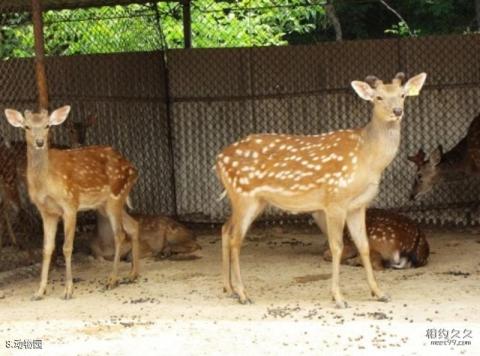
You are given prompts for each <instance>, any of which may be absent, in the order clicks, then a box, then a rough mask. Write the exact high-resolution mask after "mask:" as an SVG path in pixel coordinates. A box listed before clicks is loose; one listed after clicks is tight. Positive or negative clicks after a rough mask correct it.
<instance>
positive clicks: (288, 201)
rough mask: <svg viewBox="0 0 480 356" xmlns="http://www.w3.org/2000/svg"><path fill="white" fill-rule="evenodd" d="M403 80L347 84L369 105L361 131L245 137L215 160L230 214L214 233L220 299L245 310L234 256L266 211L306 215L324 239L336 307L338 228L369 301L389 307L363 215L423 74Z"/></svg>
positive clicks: (369, 79)
mask: <svg viewBox="0 0 480 356" xmlns="http://www.w3.org/2000/svg"><path fill="white" fill-rule="evenodd" d="M403 79H404V75H403V74H402V73H399V74H397V76H396V77H395V79H393V81H392V83H391V84H384V83H383V82H382V81H381V80H379V79H377V78H375V77H373V76H370V77H367V80H366V82H361V81H353V82H352V87H353V89H354V90H355V91H356V93H357V94H358V95H359V96H360V97H361V98H362V99H364V100H367V101H370V102H372V103H373V113H372V117H371V120H370V122H369V123H368V124H367V125H366V126H365V127H363V128H357V129H349V130H339V131H334V132H329V133H324V134H321V135H313V136H297V135H280V134H257V135H250V136H248V137H247V138H245V139H243V140H241V141H238V142H236V143H234V144H232V145H230V146H228V147H227V148H225V149H224V150H223V151H222V152H221V153H220V154H219V155H218V156H217V161H216V170H217V175H218V177H219V179H220V181H221V182H222V184H223V186H224V188H225V194H226V195H228V197H229V200H230V204H231V208H232V215H231V217H230V219H229V220H228V221H227V222H226V223H225V224H224V225H223V227H222V251H223V283H224V290H225V292H228V293H232V292H233V293H235V294H236V295H237V296H238V298H239V301H240V303H242V304H243V303H246V302H250V298H249V297H248V295H247V293H246V291H245V288H244V285H243V282H242V278H241V274H240V249H241V245H242V242H243V239H244V237H245V234H246V232H247V230H248V228H249V227H250V225H251V223H252V222H253V221H254V219H255V218H256V217H257V216H258V215H259V214H260V213H261V212H262V211H263V210H264V209H265V207H266V206H267V205H268V204H270V205H273V206H276V207H278V208H281V209H284V210H287V211H291V212H311V213H313V216H314V218H315V220H316V222H317V224H318V225H319V226H320V227H321V228H322V230H323V231H325V232H327V236H328V242H329V245H330V249H331V251H332V255H333V260H332V294H333V298H334V300H335V302H336V305H337V306H338V307H341V308H344V307H346V303H345V301H344V298H343V296H342V294H341V293H340V289H339V271H340V269H339V266H340V257H341V254H342V249H343V239H342V232H343V228H344V225H345V221H346V223H347V225H348V228H349V230H350V233H351V234H352V238H353V240H354V242H355V244H356V245H357V248H358V250H359V252H360V256H361V259H362V262H363V265H364V267H365V270H366V274H367V280H368V284H369V286H370V289H371V292H372V294H373V295H374V296H376V297H377V298H378V300H380V301H387V300H388V299H389V297H388V296H387V295H386V294H385V293H383V292H382V291H381V290H380V289H379V287H378V286H377V282H376V281H375V278H374V275H373V272H372V266H371V263H370V256H369V247H368V239H367V235H366V229H365V209H366V207H367V205H368V204H369V203H370V202H371V201H372V199H373V198H374V197H375V196H376V195H377V192H378V186H379V184H380V179H381V177H382V173H383V171H384V169H385V168H386V167H387V166H388V165H389V164H390V162H391V161H392V160H393V158H394V157H395V155H396V153H397V150H398V147H399V144H400V122H401V119H402V117H403V106H404V100H405V97H406V96H413V95H418V94H419V92H420V89H421V88H422V86H423V84H424V82H425V79H426V74H425V73H422V74H419V75H417V76H415V77H413V78H411V79H410V80H409V81H408V82H407V83H406V84H405V85H402V81H403ZM232 274H233V275H232Z"/></svg>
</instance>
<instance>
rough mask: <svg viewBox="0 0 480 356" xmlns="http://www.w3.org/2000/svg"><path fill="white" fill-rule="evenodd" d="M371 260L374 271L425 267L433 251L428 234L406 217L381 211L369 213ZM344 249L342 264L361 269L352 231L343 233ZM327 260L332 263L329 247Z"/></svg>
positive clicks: (367, 221)
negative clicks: (431, 250)
mask: <svg viewBox="0 0 480 356" xmlns="http://www.w3.org/2000/svg"><path fill="white" fill-rule="evenodd" d="M366 226H367V236H368V245H369V247H370V260H371V262H372V267H373V269H374V270H383V269H384V268H385V267H391V268H396V269H403V268H410V267H415V268H416V267H421V266H424V265H425V264H426V263H427V260H428V256H429V254H430V248H429V245H428V241H427V239H426V237H425V234H424V232H423V231H422V230H421V229H420V227H419V226H418V224H417V223H415V222H414V221H413V220H411V219H409V218H408V217H406V216H403V215H400V214H396V213H393V212H390V211H386V210H381V209H368V210H367V217H366ZM343 243H344V248H343V252H342V257H341V263H343V264H349V265H355V266H358V265H361V261H359V259H358V251H357V248H356V247H355V245H354V243H353V241H352V237H351V235H350V234H349V232H348V230H347V229H345V230H344V232H343ZM325 247H326V248H325V251H324V253H323V258H324V259H325V260H326V261H331V260H332V254H331V252H330V250H329V248H328V245H327V246H325Z"/></svg>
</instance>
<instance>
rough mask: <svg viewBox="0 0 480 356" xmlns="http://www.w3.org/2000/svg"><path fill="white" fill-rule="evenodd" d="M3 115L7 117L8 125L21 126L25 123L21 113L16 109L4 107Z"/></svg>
mask: <svg viewBox="0 0 480 356" xmlns="http://www.w3.org/2000/svg"><path fill="white" fill-rule="evenodd" d="M5 116H6V117H7V120H8V122H9V123H10V125H12V126H14V127H23V126H24V124H25V119H24V117H23V115H22V114H21V113H20V112H18V111H17V110H13V109H5Z"/></svg>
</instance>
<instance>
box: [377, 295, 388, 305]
mask: <svg viewBox="0 0 480 356" xmlns="http://www.w3.org/2000/svg"><path fill="white" fill-rule="evenodd" d="M377 300H378V301H379V302H383V303H388V302H389V301H391V300H392V298H391V297H390V296H389V295H388V294H383V295H381V296H379V297H377Z"/></svg>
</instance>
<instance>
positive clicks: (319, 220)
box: [312, 210, 327, 238]
mask: <svg viewBox="0 0 480 356" xmlns="http://www.w3.org/2000/svg"><path fill="white" fill-rule="evenodd" d="M312 217H313V220H314V221H315V223H316V224H317V226H318V227H319V228H320V231H322V234H323V236H324V237H325V238H327V220H326V217H325V213H324V212H323V211H321V210H319V211H316V212H314V213H313V214H312Z"/></svg>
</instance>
